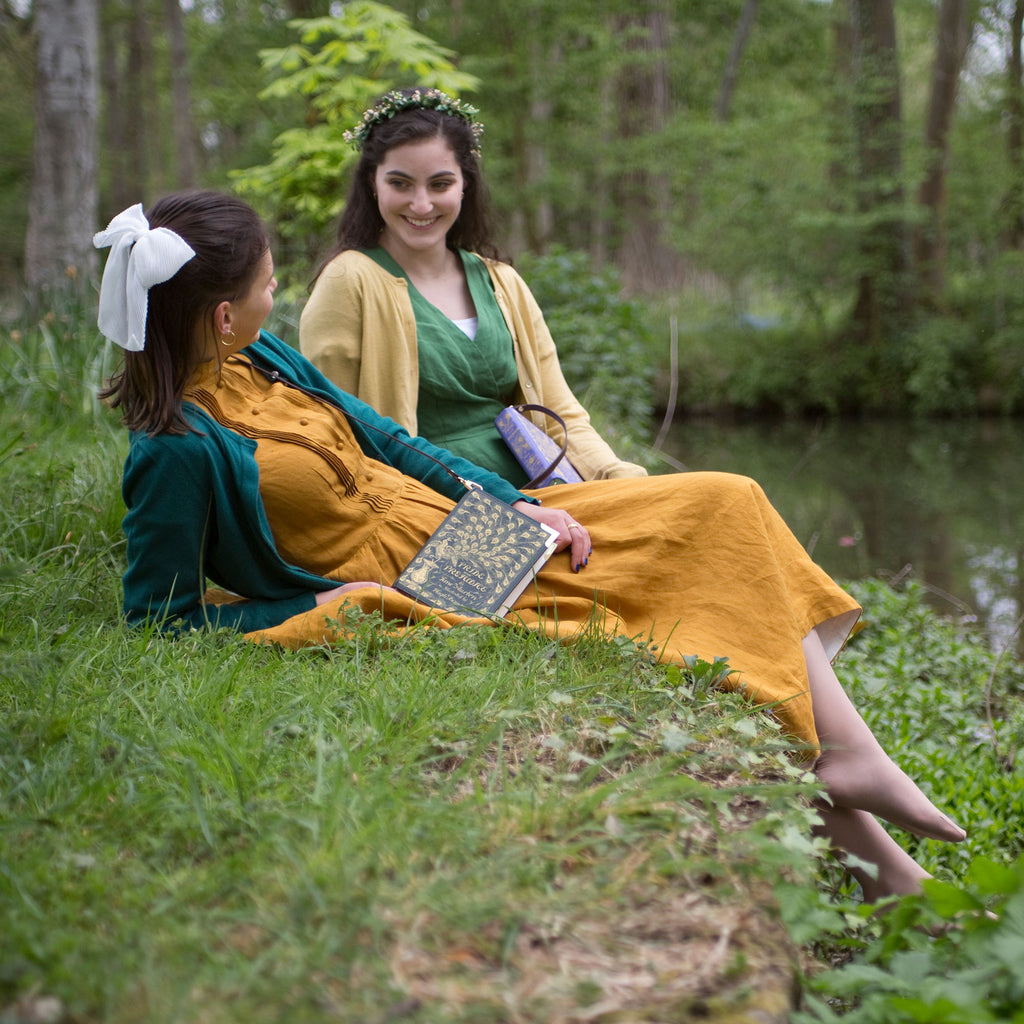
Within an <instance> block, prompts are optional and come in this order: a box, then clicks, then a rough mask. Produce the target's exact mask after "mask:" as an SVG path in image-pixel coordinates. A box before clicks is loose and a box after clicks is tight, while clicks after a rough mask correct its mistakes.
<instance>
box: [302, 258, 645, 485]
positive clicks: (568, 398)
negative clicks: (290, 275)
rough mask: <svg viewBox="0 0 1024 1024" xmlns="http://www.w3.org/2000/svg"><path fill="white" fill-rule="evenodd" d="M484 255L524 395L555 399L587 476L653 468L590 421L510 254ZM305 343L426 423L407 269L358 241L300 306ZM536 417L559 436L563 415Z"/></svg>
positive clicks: (382, 401) (323, 368)
mask: <svg viewBox="0 0 1024 1024" xmlns="http://www.w3.org/2000/svg"><path fill="white" fill-rule="evenodd" d="M484 263H485V264H486V266H487V269H488V271H489V272H490V275H491V281H492V282H493V283H494V295H495V298H496V299H497V300H498V306H499V307H500V308H501V312H502V314H503V315H504V317H505V322H506V323H507V324H508V329H509V331H510V332H511V334H512V342H513V346H514V352H515V360H516V367H517V369H518V372H519V388H518V393H517V395H516V401H517V402H530V403H533V404H536V405H544V406H547V408H549V409H551V410H553V411H554V412H556V413H558V415H559V416H561V417H562V419H563V420H565V423H566V426H567V427H568V430H569V451H568V456H569V459H570V461H571V462H572V464H573V465H574V466H575V467H576V469H577V470H579V473H580V475H581V476H582V477H583V478H584V479H585V480H605V479H616V478H621V477H635V476H646V475H647V471H646V470H645V469H644V468H643V467H642V466H637V465H635V464H634V463H632V462H623V461H622V460H621V459H619V458H618V457H617V456H616V455H615V453H614V452H613V451H612V449H611V448H610V447H609V445H608V444H607V443H606V442H605V441H604V440H603V438H602V437H601V436H600V434H598V432H597V431H596V430H595V429H594V427H593V426H592V425H591V422H590V416H589V415H588V414H587V410H586V409H584V408H583V406H582V405H581V404H580V403H579V402H578V401H577V399H576V396H575V395H574V394H573V393H572V391H571V390H570V389H569V385H568V384H566V382H565V378H564V377H563V376H562V369H561V367H560V366H559V363H558V353H557V352H556V351H555V343H554V341H553V340H552V338H551V332H550V331H549V330H548V328H547V324H545V323H544V316H543V314H542V313H541V311H540V306H538V305H537V302H536V300H535V299H534V297H533V295H532V294H531V293H530V289H529V288H528V287H527V286H526V282H525V281H524V280H523V279H522V278H521V277H520V276H519V274H517V273H516V271H515V270H513V268H512V267H510V266H509V265H508V264H507V263H501V262H499V261H497V260H489V259H485V260H484ZM299 347H300V348H301V350H302V354H303V355H304V356H306V357H307V358H308V359H309V360H311V361H312V362H313V363H314V364H315V365H316V367H317V368H318V369H319V370H320V372H321V373H323V374H324V375H325V376H327V377H329V378H330V379H331V380H332V381H334V383H335V384H337V385H338V387H340V388H341V389H342V390H343V391H348V392H349V393H350V394H354V395H355V396H356V397H357V398H360V399H362V401H364V402H366V403H367V404H368V405H371V406H372V407H373V408H374V409H376V410H377V412H379V413H381V414H382V415H384V416H390V417H391V419H393V420H395V421H396V422H397V423H399V424H401V425H402V426H403V427H405V428H406V430H408V431H409V433H410V434H413V435H415V434H417V433H418V430H417V421H416V405H417V402H418V395H419V356H418V351H417V347H416V318H415V316H414V315H413V311H412V302H411V300H410V299H409V289H408V282H407V281H406V279H405V278H404V277H395V276H394V275H392V274H389V273H388V272H387V271H386V270H384V269H383V268H381V267H379V266H378V265H377V264H376V263H375V262H374V261H373V260H372V259H370V257H369V256H367V255H366V254H365V253H362V252H359V251H358V250H354V249H351V250H348V251H347V252H343V253H341V254H340V255H338V256H337V257H335V258H334V259H333V260H332V261H331V262H330V263H329V264H328V265H327V266H326V267H325V268H324V270H323V272H322V273H321V274H320V276H319V278H317V282H316V284H315V285H314V287H313V291H312V294H311V295H310V297H309V301H308V302H307V303H306V306H305V308H304V309H303V311H302V316H301V318H300V321H299ZM533 419H534V420H535V421H536V423H537V425H538V426H540V427H541V428H542V429H544V430H547V431H549V432H550V433H551V436H552V437H553V438H555V440H557V441H559V442H561V439H562V431H561V428H560V427H559V426H558V424H557V423H555V422H554V421H552V420H550V419H549V418H548V417H546V416H540V415H534V416H533Z"/></svg>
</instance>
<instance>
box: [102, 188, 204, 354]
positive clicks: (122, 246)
mask: <svg viewBox="0 0 1024 1024" xmlns="http://www.w3.org/2000/svg"><path fill="white" fill-rule="evenodd" d="M92 242H93V245H95V246H96V248H97V249H103V248H106V246H108V245H109V246H111V249H110V255H109V256H108V257H107V265H106V267H104V268H103V281H102V282H101V284H100V310H99V327H100V330H101V331H102V332H103V334H104V335H106V337H108V338H109V339H110V340H111V341H112V342H114V344H115V345H120V346H121V348H123V349H127V350H128V351H129V352H141V351H142V350H143V348H145V346H146V310H147V308H148V307H149V289H150V288H152V287H153V285H155V284H160V283H161V282H163V281H167V280H169V279H170V278H172V277H174V275H175V274H176V273H177V272H178V271H179V270H181V268H182V267H183V266H184V265H185V264H186V263H188V261H189V260H190V259H192V257H193V256H195V250H194V249H193V248H192V247H191V246H190V245H189V244H188V242H186V241H185V239H184V238H182V237H181V235H179V234H176V233H175V232H174V231H171V229H170V228H150V226H149V221H148V220H146V218H145V216H144V215H143V213H142V203H136V204H135V205H134V206H130V207H129V208H128V209H127V210H124V211H123V212H121V213H119V214H118V215H117V216H116V217H115V218H114V219H113V220H112V221H111V222H110V223H109V224H108V225H107V229H106V231H97V232H96V234H95V235H93V239H92Z"/></svg>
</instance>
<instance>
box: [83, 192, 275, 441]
mask: <svg viewBox="0 0 1024 1024" xmlns="http://www.w3.org/2000/svg"><path fill="white" fill-rule="evenodd" d="M146 217H147V219H148V221H149V225H150V227H151V228H158V227H165V228H170V229H171V230H172V231H175V232H177V233H178V234H179V235H180V236H181V237H182V238H184V239H185V241H186V242H188V244H189V245H190V246H192V248H193V250H195V256H194V257H193V258H192V259H190V260H189V261H188V262H187V263H185V264H184V265H183V266H182V268H181V269H180V270H179V271H178V272H177V273H176V274H175V275H174V276H173V277H172V278H171V279H170V280H168V281H164V282H163V283H162V284H158V285H154V286H153V287H152V288H150V289H149V305H148V309H147V311H146V346H145V348H144V349H143V350H142V351H141V352H126V353H125V356H124V363H123V364H122V366H121V368H120V369H119V370H118V372H117V373H115V374H114V376H113V377H112V378H111V379H110V381H109V382H108V383H107V386H106V387H105V388H104V389H103V390H102V391H101V392H100V398H102V399H105V400H106V401H108V402H109V403H110V405H111V406H113V407H115V408H118V407H120V409H121V410H122V420H123V422H124V423H125V425H126V426H127V427H129V428H130V429H132V430H139V431H144V432H145V433H147V434H151V435H152V434H164V433H169V434H185V433H188V431H189V429H190V427H189V425H188V423H187V422H186V421H185V419H184V417H183V415H182V411H181V402H182V394H183V393H184V389H185V385H186V384H187V383H188V380H189V378H190V377H191V376H192V374H193V373H194V372H195V369H196V367H197V366H198V365H199V363H200V362H201V361H202V360H203V358H204V357H205V356H206V346H205V344H204V332H202V331H200V330H198V329H197V328H198V327H199V325H200V324H202V322H203V321H204V320H207V319H209V318H210V317H212V315H213V311H214V310H215V309H216V308H217V306H218V305H219V304H220V303H221V302H224V301H225V300H226V301H228V302H235V301H237V300H239V299H241V298H243V297H244V296H245V295H246V294H247V293H248V291H249V289H250V288H251V287H252V285H253V282H254V281H255V280H256V275H257V274H258V272H259V270H260V266H261V264H262V260H263V256H264V254H265V253H266V252H267V249H268V248H269V247H270V240H269V237H268V235H267V229H266V227H265V226H264V225H263V222H262V221H261V220H260V218H259V216H258V215H257V214H256V211H255V210H253V209H252V207H250V206H249V205H248V204H247V203H244V202H242V200H241V199H236V198H235V197H234V196H228V195H224V194H223V193H220V192H212V191H199V190H192V191H184V192H174V193H172V194H171V195H168V196H165V197H164V198H163V199H159V200H157V202H155V203H154V204H153V205H152V206H151V207H150V209H149V210H148V212H147V214H146ZM211 330H212V324H211Z"/></svg>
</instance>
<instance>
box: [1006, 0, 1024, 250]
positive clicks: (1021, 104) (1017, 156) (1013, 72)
mask: <svg viewBox="0 0 1024 1024" xmlns="http://www.w3.org/2000/svg"><path fill="white" fill-rule="evenodd" d="M1022 33H1024V0H1017V2H1016V3H1015V4H1014V5H1013V14H1012V15H1011V17H1010V57H1009V60H1008V61H1007V66H1006V76H1007V82H1006V122H1007V124H1006V150H1007V160H1008V162H1009V165H1010V187H1009V189H1008V190H1007V193H1006V196H1005V197H1004V199H1003V209H1004V216H1005V222H1006V223H1005V227H1004V229H1003V245H1004V246H1005V247H1006V248H1008V249H1020V248H1021V247H1022V246H1024V82H1022V75H1024V69H1022V62H1021V34H1022Z"/></svg>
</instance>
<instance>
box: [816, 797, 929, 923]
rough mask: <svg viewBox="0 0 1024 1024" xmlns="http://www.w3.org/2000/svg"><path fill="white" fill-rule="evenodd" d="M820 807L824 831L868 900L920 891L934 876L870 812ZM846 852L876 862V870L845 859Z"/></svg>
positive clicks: (867, 861)
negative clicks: (927, 880) (925, 881)
mask: <svg viewBox="0 0 1024 1024" xmlns="http://www.w3.org/2000/svg"><path fill="white" fill-rule="evenodd" d="M819 810H820V812H821V820H822V827H821V832H822V833H823V834H824V835H825V836H826V837H827V838H828V840H829V842H830V844H831V845H832V847H833V848H834V849H835V851H836V852H837V854H838V855H839V857H840V860H842V861H843V863H844V866H845V867H846V870H847V871H849V872H850V874H851V875H853V877H854V878H856V879H857V881H858V882H859V883H860V887H861V892H862V893H863V894H864V902H865V903H877V902H878V901H879V900H883V899H886V898H887V897H889V896H910V895H913V894H915V893H918V892H920V891H921V883H922V882H923V881H924V880H925V879H926V878H931V875H929V874H928V872H927V871H925V870H924V868H922V867H921V865H920V864H918V863H917V861H915V860H914V858H913V857H911V856H910V854H909V853H907V852H906V851H905V850H904V849H903V848H902V847H901V846H899V844H898V843H897V842H896V841H895V840H894V839H893V838H892V836H890V835H889V833H888V832H886V831H885V829H884V828H882V826H881V825H880V824H879V823H878V822H877V821H876V820H875V819H874V818H873V817H872V816H871V815H870V814H868V812H867V811H859V810H852V809H851V808H849V807H828V806H824V805H823V806H821V807H819ZM844 853H852V854H854V855H855V856H856V857H857V858H858V860H859V861H862V862H865V863H867V864H874V865H875V867H876V868H877V871H876V872H871V871H868V870H865V869H864V868H863V867H860V866H859V865H856V864H853V863H850V862H848V861H846V860H845V858H843V854H844Z"/></svg>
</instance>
